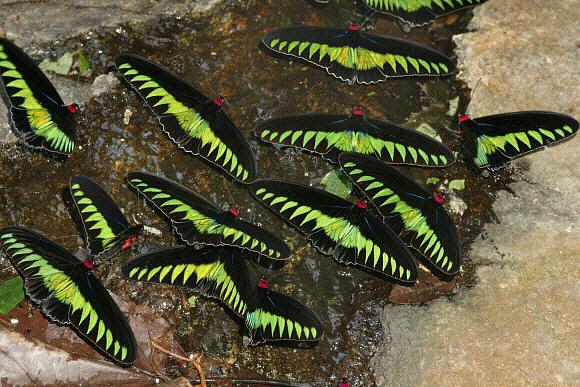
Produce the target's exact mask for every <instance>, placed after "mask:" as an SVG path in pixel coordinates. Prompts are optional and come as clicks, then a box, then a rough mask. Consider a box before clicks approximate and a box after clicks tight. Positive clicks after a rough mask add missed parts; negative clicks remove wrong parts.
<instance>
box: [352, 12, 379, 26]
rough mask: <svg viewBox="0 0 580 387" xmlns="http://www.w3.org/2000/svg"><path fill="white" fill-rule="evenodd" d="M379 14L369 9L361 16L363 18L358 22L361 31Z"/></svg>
mask: <svg viewBox="0 0 580 387" xmlns="http://www.w3.org/2000/svg"><path fill="white" fill-rule="evenodd" d="M376 13H377V11H375V10H374V9H370V8H369V9H367V11H366V12H365V13H363V14H362V15H361V17H360V18H359V19H358V20H357V22H356V24H357V25H358V27H359V28H360V29H362V28H363V27H364V25H365V24H366V23H367V22H368V21H369V20H370V19H371V18H372V17H373V16H374V15H375V14H376Z"/></svg>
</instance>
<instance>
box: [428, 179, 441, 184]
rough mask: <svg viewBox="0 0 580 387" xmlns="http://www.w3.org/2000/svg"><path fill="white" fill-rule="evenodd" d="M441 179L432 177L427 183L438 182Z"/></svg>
mask: <svg viewBox="0 0 580 387" xmlns="http://www.w3.org/2000/svg"><path fill="white" fill-rule="evenodd" d="M439 180H441V179H440V178H438V177H430V178H428V179H427V184H437V182H438V181H439Z"/></svg>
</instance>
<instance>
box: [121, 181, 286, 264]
mask: <svg viewBox="0 0 580 387" xmlns="http://www.w3.org/2000/svg"><path fill="white" fill-rule="evenodd" d="M127 180H128V182H129V184H130V185H131V186H132V187H134V188H135V189H137V190H138V191H139V193H141V194H143V195H144V196H145V197H146V198H147V199H148V200H150V201H151V202H152V203H153V204H154V205H155V206H156V207H157V208H158V209H159V210H160V211H161V212H162V213H163V214H164V215H165V216H167V217H168V218H169V219H170V220H171V224H172V225H173V227H175V229H176V231H177V233H178V234H179V235H180V237H181V239H183V240H184V241H185V242H187V243H188V244H190V245H191V244H193V243H195V242H197V243H203V244H209V245H215V246H220V245H232V246H238V247H241V248H244V249H248V250H250V251H255V252H257V253H259V254H262V255H265V256H267V257H269V258H272V259H286V258H288V257H289V256H290V249H289V248H288V246H286V244H285V243H284V242H283V241H282V240H280V239H279V238H278V237H276V236H275V235H274V234H272V233H270V232H268V231H266V230H264V229H263V228H261V227H258V226H256V225H254V224H251V223H248V222H245V221H243V220H239V219H237V217H236V215H234V213H233V212H232V211H220V210H219V209H218V208H217V207H215V206H214V205H213V204H212V203H210V202H209V201H207V200H206V199H204V198H203V197H202V196H200V195H198V194H197V193H195V192H193V191H192V190H190V189H188V188H186V187H184V186H182V185H180V184H177V183H176V182H174V181H171V180H169V179H165V178H163V177H159V176H155V175H152V174H149V173H144V172H131V173H129V175H128V177H127Z"/></svg>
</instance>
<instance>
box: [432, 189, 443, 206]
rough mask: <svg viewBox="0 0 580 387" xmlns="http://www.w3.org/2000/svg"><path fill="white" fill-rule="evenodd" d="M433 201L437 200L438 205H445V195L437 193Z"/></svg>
mask: <svg viewBox="0 0 580 387" xmlns="http://www.w3.org/2000/svg"><path fill="white" fill-rule="evenodd" d="M433 199H435V201H436V202H437V203H439V204H443V203H444V202H445V195H443V194H442V193H441V192H437V193H435V194H433Z"/></svg>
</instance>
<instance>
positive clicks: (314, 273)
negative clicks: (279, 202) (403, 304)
mask: <svg viewBox="0 0 580 387" xmlns="http://www.w3.org/2000/svg"><path fill="white" fill-rule="evenodd" d="M289 10H291V12H289ZM359 16H360V14H359V13H357V9H356V7H355V6H354V5H352V3H351V2H350V1H344V0H342V1H334V2H332V3H331V4H330V5H329V6H327V7H325V8H315V7H312V6H310V5H308V4H306V3H304V4H302V3H300V4H299V5H298V4H296V2H295V1H290V0H282V1H280V0H270V1H263V2H249V1H235V2H234V1H227V2H225V3H224V4H222V5H220V6H218V7H216V8H214V10H213V11H211V12H210V13H208V14H206V15H204V16H201V17H198V18H189V17H182V18H175V17H168V18H165V19H161V20H158V21H156V22H154V23H148V24H146V25H144V26H138V27H136V26H130V25H125V26H122V27H119V28H117V29H115V30H101V31H95V32H93V33H91V34H89V35H86V36H79V37H76V38H71V39H68V40H66V41H63V42H59V43H58V44H55V46H53V47H51V49H52V50H53V52H54V56H55V58H56V57H59V56H60V55H62V54H63V53H64V52H71V51H75V50H77V49H78V48H79V47H82V49H83V51H84V55H85V56H86V57H87V58H88V59H89V61H90V65H91V74H90V76H89V77H78V80H79V82H83V83H91V82H92V81H93V79H94V78H95V77H96V76H97V75H99V74H103V73H107V72H108V71H110V66H111V65H112V61H113V57H114V55H116V54H120V53H133V54H138V55H143V56H146V57H148V58H149V59H151V60H153V61H156V62H158V63H161V64H163V65H164V66H166V67H167V68H169V69H171V70H173V71H175V72H177V73H178V74H180V75H181V76H183V77H184V78H185V79H187V80H189V81H190V82H191V83H192V84H193V85H195V87H197V88H198V89H199V90H201V91H203V92H204V93H205V94H207V95H208V96H209V97H210V98H211V97H215V96H218V95H223V96H224V97H225V99H226V103H225V105H224V110H225V111H226V113H227V114H229V115H230V117H231V118H232V119H233V121H234V122H236V123H237V124H238V126H239V127H240V129H241V130H242V132H243V133H244V134H245V135H246V136H247V137H248V138H250V139H251V144H252V146H253V148H254V150H255V152H256V155H257V158H258V165H259V172H258V177H276V178H285V179H290V180H294V181H298V182H302V183H314V184H319V183H320V180H321V179H322V177H323V176H324V175H325V174H326V173H327V172H329V171H331V170H332V169H333V167H334V166H332V165H330V164H328V163H327V162H325V161H323V160H322V159H321V158H320V157H318V156H316V155H313V154H310V153H307V152H300V151H296V150H294V149H277V148H275V147H272V146H269V145H266V144H263V143H260V142H258V141H257V140H256V139H255V137H254V136H253V135H252V129H253V127H254V126H256V125H257V124H258V123H259V122H261V121H262V120H264V119H267V118H270V117H273V116H278V115H282V114H296V113H307V112H342V113H349V112H350V111H351V110H352V108H353V107H354V106H362V107H363V109H364V111H365V114H367V115H368V116H372V117H376V118H382V119H387V120H389V121H392V122H395V123H399V124H405V123H406V122H408V123H409V126H410V127H417V126H418V125H419V124H420V123H422V122H423V121H429V123H431V124H432V125H433V126H434V127H435V128H436V129H438V134H439V135H440V136H441V137H442V139H443V142H445V143H446V144H447V145H448V146H449V147H450V148H452V149H454V150H456V151H459V149H460V146H459V143H458V141H457V139H456V138H455V137H454V136H452V135H451V134H449V133H448V132H446V131H445V130H443V128H444V127H453V128H455V125H456V118H455V117H452V116H449V115H448V110H449V101H450V100H452V99H453V98H455V97H456V96H458V95H461V96H462V98H463V95H462V94H463V93H464V90H462V88H461V87H462V86H461V84H459V83H458V82H456V81H454V80H453V79H452V78H447V79H424V80H423V79H421V80H417V79H395V80H389V81H387V82H383V83H380V84H376V85H372V86H364V85H353V86H349V85H348V84H346V83H343V82H340V81H339V80H337V79H335V78H333V77H332V76H329V75H327V74H326V73H325V72H324V71H319V70H317V69H314V68H311V67H309V66H306V65H304V64H302V63H297V62H295V61H293V62H290V61H287V60H282V59H276V58H273V57H272V56H269V55H267V54H266V53H265V51H264V49H262V48H261V47H260V41H261V37H262V36H263V35H264V34H265V33H267V32H268V31H271V30H272V29H274V28H277V27H281V26H287V25H298V24H303V25H322V26H327V27H342V26H346V25H347V23H348V22H350V21H353V20H357V19H358V18H359ZM463 25H465V16H463V17H462V18H460V19H459V20H457V21H456V22H455V23H453V24H452V25H447V24H446V23H445V22H442V23H440V24H438V25H437V26H436V27H434V28H431V29H426V28H423V29H416V30H413V31H412V32H411V33H410V34H405V33H403V32H402V31H401V30H400V29H399V28H398V27H397V26H396V25H394V24H393V23H392V22H391V21H386V20H380V21H379V22H378V23H376V25H374V26H373V25H370V24H369V25H368V28H369V30H371V31H372V32H373V33H381V34H390V35H397V36H402V37H405V38H409V39H412V40H415V41H419V42H422V43H426V44H430V42H433V44H434V46H435V47H437V48H439V49H440V50H442V51H444V52H446V53H447V54H449V55H451V47H452V46H451V36H452V34H453V33H455V32H457V31H458V30H460V29H461V28H462V26H463ZM71 78H73V79H74V78H77V77H76V76H71ZM462 102H463V103H461V105H463V104H464V101H463V99H462ZM128 115H130V119H129V123H128V124H124V122H123V120H124V118H126V117H127V116H128ZM77 144H78V148H77V150H76V151H75V152H74V153H73V154H72V155H71V156H70V157H69V160H68V161H67V162H65V163H58V162H55V161H53V160H49V159H47V158H45V157H42V156H40V155H38V154H33V153H31V152H30V151H28V150H27V149H24V148H21V147H18V146H14V145H12V146H8V145H5V146H3V147H2V150H1V153H0V157H1V159H0V184H1V185H2V190H3V192H4V193H5V194H4V195H3V196H2V197H0V225H7V224H13V223H17V224H22V225H26V226H28V227H31V228H33V229H35V230H38V231H40V232H41V233H44V234H46V235H47V236H48V237H50V238H53V239H55V240H56V241H58V242H59V243H61V244H63V245H64V246H65V247H67V248H68V249H69V250H71V251H75V250H76V249H77V248H78V246H80V244H81V239H80V237H78V235H77V234H78V232H77V230H76V228H75V224H74V223H73V221H72V220H71V218H70V216H69V214H68V209H67V207H66V206H65V205H64V202H63V190H66V189H67V185H68V180H69V178H70V177H71V176H72V175H74V174H75V173H83V174H85V175H88V176H90V177H91V178H93V179H95V180H96V181H97V182H99V183H101V184H102V186H103V187H104V188H105V189H106V190H107V191H108V192H109V193H110V194H111V196H112V197H114V198H115V200H116V201H117V203H118V204H119V206H120V207H122V208H123V209H124V212H125V214H127V215H128V217H129V219H136V221H138V222H141V223H144V224H145V225H147V226H149V227H153V228H155V229H157V230H160V231H162V233H163V236H162V237H160V236H156V235H154V234H146V235H145V237H144V238H142V240H145V243H147V244H150V245H153V244H159V245H174V244H176V243H177V241H176V239H175V238H174V237H173V236H172V235H171V233H170V230H169V227H168V226H167V224H166V223H165V222H164V221H163V220H161V219H159V217H158V216H157V215H156V214H155V213H154V212H153V211H152V210H151V208H150V207H149V206H147V205H146V204H144V202H143V200H141V199H139V198H138V197H137V196H136V195H135V194H134V193H133V192H131V191H130V190H129V189H127V187H126V184H125V182H124V179H125V177H126V174H127V173H128V172H129V171H147V172H152V173H156V174H160V175H163V176H166V177H168V178H170V179H174V180H176V181H178V182H179V183H181V184H184V185H186V186H188V187H191V188H192V189H194V190H195V191H197V192H199V193H200V194H201V195H203V196H205V197H206V198H208V199H210V200H212V201H214V202H215V203H216V204H217V205H218V206H220V207H222V208H224V209H227V208H229V207H231V206H234V205H235V206H237V207H238V208H240V216H241V218H242V219H244V220H250V221H254V222H256V223H258V224H260V225H262V226H263V227H265V228H268V229H269V230H271V231H272V232H274V233H275V234H277V235H279V236H280V237H282V238H283V239H285V240H286V241H287V243H288V244H289V245H290V247H291V248H292V250H293V255H292V257H291V259H290V260H289V262H287V263H286V264H285V265H284V267H283V268H281V269H278V270H268V269H266V268H264V267H262V266H259V265H255V264H254V265H252V268H251V270H252V272H253V275H254V278H257V277H258V276H260V275H262V274H264V275H266V276H267V277H268V278H269V279H270V282H271V286H272V288H273V289H274V290H276V291H279V292H282V293H285V294H288V295H290V296H292V297H294V298H296V299H298V300H300V301H302V302H304V303H306V304H308V305H309V306H310V307H311V308H312V309H314V310H315V311H316V312H317V313H318V314H319V315H320V316H321V317H322V318H323V320H324V321H325V335H324V337H323V339H322V340H321V341H320V343H319V344H318V345H317V346H316V347H314V348H309V349H302V348H289V347H283V346H272V345H262V346H259V347H257V348H244V347H243V345H242V335H241V332H242V326H243V322H242V321H241V320H239V319H236V318H234V317H233V316H232V315H231V314H228V313H227V312H226V311H225V309H224V308H223V307H222V306H220V305H219V304H217V303H215V302H213V301H209V300H207V299H204V298H202V297H196V300H195V305H194V306H193V307H190V305H189V303H188V302H187V298H189V297H190V296H191V295H192V294H191V293H189V292H187V291H185V290H182V289H176V288H171V287H165V286H155V285H150V284H141V283H133V282H128V281H125V280H123V279H122V278H120V274H119V272H120V266H121V263H122V262H124V261H126V260H128V259H129V258H130V255H131V254H128V253H125V254H123V255H122V256H121V257H119V258H117V259H115V260H114V261H113V262H112V263H110V264H107V265H104V266H103V267H102V268H100V269H99V270H100V271H101V278H102V279H103V282H104V283H105V285H106V286H107V287H108V288H109V289H111V290H112V291H114V292H115V293H117V294H119V295H121V296H125V297H127V298H129V299H130V300H132V301H135V302H136V303H138V304H147V305H149V306H151V307H153V308H154V309H155V310H156V311H158V312H159V313H161V314H162V315H163V316H164V317H166V318H168V319H169V320H170V321H171V323H172V324H173V326H174V327H175V329H176V330H177V332H178V334H179V336H180V339H181V343H182V345H183V347H184V349H185V350H186V351H190V350H196V351H199V350H200V349H201V351H203V353H204V355H205V356H207V357H213V358H216V359H220V360H223V361H225V362H226V363H228V364H231V365H232V368H233V369H235V368H236V367H245V368H249V369H252V370H255V371H256V372H259V373H260V374H263V375H264V376H267V377H269V378H272V379H281V380H289V381H302V382H313V383H315V384H317V385H324V384H325V383H327V382H336V381H337V380H338V379H340V378H341V377H347V378H349V379H350V380H351V381H352V382H353V385H357V386H358V385H361V386H362V385H372V384H373V383H374V376H373V373H372V370H371V369H370V368H369V364H368V363H369V359H370V358H371V356H372V355H373V353H374V352H375V349H376V347H377V345H378V344H379V343H380V342H381V341H382V334H383V333H382V332H383V330H382V328H381V324H380V320H379V312H380V310H382V307H383V306H384V305H385V304H386V303H387V302H388V301H387V299H388V297H389V293H390V292H391V289H392V285H391V284H390V283H389V282H385V281H384V280H383V279H381V278H377V277H374V276H372V275H369V274H367V273H365V272H363V271H360V270H358V269H356V268H352V267H345V266H341V265H339V264H337V263H336V262H334V261H333V260H332V258H330V257H326V256H323V255H321V254H319V253H317V252H316V251H315V249H313V248H312V247H311V246H310V244H309V243H308V242H307V240H306V238H305V237H304V236H303V235H301V234H300V233H298V232H297V231H296V230H294V229H290V228H289V227H288V226H287V225H286V224H284V223H283V222H282V221H280V220H279V219H277V218H276V217H275V216H274V215H273V214H271V213H269V212H268V211H267V210H266V209H265V208H264V207H262V206H261V205H260V204H259V203H257V202H256V201H255V200H254V199H253V198H252V197H251V196H250V195H249V193H248V192H247V189H245V188H244V187H243V186H242V185H240V184H238V183H235V182H234V181H232V180H231V179H230V178H228V177H226V176H224V175H222V174H221V173H220V172H219V170H217V169H215V168H213V167H211V166H210V165H209V164H207V163H205V162H203V161H202V160H201V159H200V158H196V157H191V156H190V155H188V154H185V153H184V152H181V151H179V150H178V149H177V148H176V147H175V146H174V144H173V143H172V142H171V141H170V140H169V139H168V137H167V136H166V135H165V134H164V133H163V132H162V130H161V129H160V127H159V125H158V124H157V123H156V121H155V120H153V119H151V118H150V115H149V113H148V112H147V111H146V109H145V108H144V107H143V106H142V105H141V103H140V102H139V100H138V99H137V98H136V97H135V96H134V95H133V94H132V93H131V92H129V91H128V90H127V89H126V88H125V87H123V86H118V87H116V88H114V89H113V90H111V92H110V93H106V94H103V95H102V96H100V97H97V98H95V99H93V100H91V102H90V103H89V104H87V105H85V106H83V107H82V113H81V118H80V123H79V126H78V141H77ZM399 170H401V171H403V172H404V173H407V174H409V175H411V176H413V177H414V178H415V179H416V180H417V181H419V182H423V183H424V182H425V181H426V179H427V178H429V177H438V178H441V179H442V180H445V179H447V181H450V180H452V179H466V184H465V185H466V188H465V189H464V190H460V191H456V192H455V193H454V194H455V195H457V196H458V197H459V198H460V199H461V200H463V201H464V202H465V203H466V205H467V208H468V209H467V210H466V211H465V212H464V213H463V214H462V215H460V214H457V213H455V214H453V215H452V216H453V219H454V221H455V224H456V225H457V227H458V232H459V235H460V236H461V238H462V242H463V245H464V251H466V247H467V246H468V245H469V244H470V243H471V242H472V241H473V238H474V237H475V235H477V233H478V232H479V230H481V228H482V226H483V224H484V223H485V222H487V221H489V220H490V219H492V218H493V214H492V213H491V211H490V210H489V208H491V207H490V204H491V203H492V201H493V195H490V194H489V192H495V191H497V190H498V189H499V187H502V186H505V183H506V182H507V181H509V179H510V178H509V174H508V173H506V172H503V173H500V174H496V175H495V176H494V177H493V178H489V179H483V178H477V177H475V176H473V175H472V174H470V172H468V171H467V169H466V167H465V165H464V164H463V163H462V162H457V163H456V164H455V165H453V166H452V167H450V168H446V169H420V168H411V167H407V168H404V167H401V168H399ZM424 185H425V186H427V185H426V184H424ZM443 186H445V184H443ZM428 187H429V188H430V189H433V185H429V186H428ZM137 249H141V250H143V247H142V246H141V247H138V248H137ZM136 253H137V252H136V251H135V249H134V250H133V254H136ZM0 262H2V266H3V267H4V268H8V267H9V266H10V265H9V263H8V262H7V261H6V260H2V261H0ZM8 270H9V269H8ZM473 272H474V267H473V265H472V264H471V263H470V262H469V257H468V256H467V257H465V263H464V265H463V272H462V274H461V275H460V276H459V277H458V280H457V284H456V289H457V288H458V287H459V288H466V287H470V286H471V285H473V281H475V279H474V276H473ZM422 275H423V276H424V278H429V281H436V280H432V279H431V277H428V276H427V274H426V273H423V274H422ZM423 282H425V281H423ZM447 290H448V289H447ZM411 293H412V291H411ZM441 294H443V292H441ZM450 297H453V295H452V293H451V295H450ZM408 298H409V299H413V300H415V301H421V300H422V299H421V297H415V298H413V297H411V296H409V297H408ZM402 299H405V297H403V298H402ZM425 299H426V298H425ZM167 372H169V373H170V374H172V375H175V376H177V375H178V374H179V372H180V370H179V369H178V368H175V369H171V370H167ZM208 376H210V377H221V376H228V375H223V374H222V371H220V370H218V369H214V370H210V372H209V373H208Z"/></svg>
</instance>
